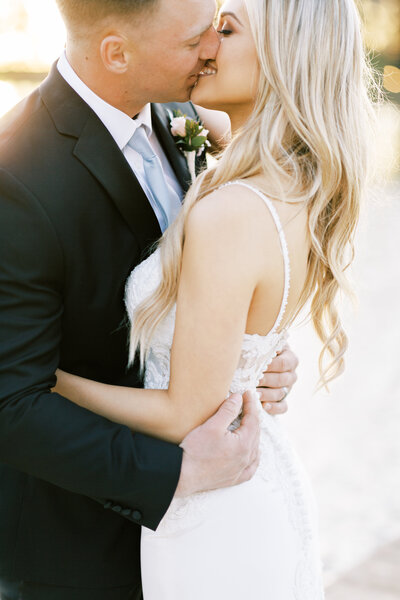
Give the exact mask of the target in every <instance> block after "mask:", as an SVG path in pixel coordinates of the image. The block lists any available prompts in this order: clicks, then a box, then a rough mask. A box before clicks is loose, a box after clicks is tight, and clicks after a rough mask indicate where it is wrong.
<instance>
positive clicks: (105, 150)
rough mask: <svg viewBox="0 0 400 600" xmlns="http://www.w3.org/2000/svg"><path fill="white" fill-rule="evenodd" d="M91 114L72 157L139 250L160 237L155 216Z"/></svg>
mask: <svg viewBox="0 0 400 600" xmlns="http://www.w3.org/2000/svg"><path fill="white" fill-rule="evenodd" d="M99 123H100V122H99V120H98V118H97V116H96V115H95V114H94V113H91V114H90V115H89V118H88V120H87V122H86V125H85V128H84V130H83V132H82V134H81V136H80V138H79V140H78V142H77V144H76V146H75V150H74V155H75V156H76V157H77V158H79V160H80V161H81V162H82V163H83V164H84V165H85V166H86V167H87V168H88V169H89V171H90V172H91V174H92V175H93V176H94V177H95V178H96V179H97V180H98V181H99V182H100V183H101V185H102V186H103V187H104V189H105V190H106V191H107V192H108V194H109V196H110V198H111V199H112V201H113V202H114V204H115V205H116V207H117V208H118V210H119V212H120V213H121V215H122V217H123V218H124V220H125V221H126V223H127V224H128V226H129V228H130V229H131V231H132V232H133V233H134V234H135V236H136V237H137V239H138V240H139V243H140V246H141V247H142V249H145V248H146V247H147V246H148V245H149V244H150V243H152V242H154V240H156V239H157V238H159V237H160V236H161V230H160V226H159V223H158V220H157V217H156V215H155V214H154V211H153V209H152V207H151V205H150V203H149V201H148V199H147V196H146V194H145V193H144V191H143V189H142V187H141V186H140V184H139V182H138V180H137V179H136V177H135V175H134V174H133V172H132V169H131V167H130V166H129V164H128V162H127V161H126V159H125V157H124V156H123V154H122V153H121V151H120V149H119V148H118V146H117V145H116V143H115V142H114V140H113V138H112V137H111V135H110V134H109V133H108V131H107V130H106V129H105V127H103V126H102V124H101V123H100V126H99Z"/></svg>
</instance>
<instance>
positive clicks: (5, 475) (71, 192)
mask: <svg viewBox="0 0 400 600" xmlns="http://www.w3.org/2000/svg"><path fill="white" fill-rule="evenodd" d="M169 107H170V108H171V107H172V108H175V107H178V105H176V106H175V105H169ZM181 108H182V106H181ZM183 110H184V111H185V112H186V113H188V114H191V115H193V116H194V114H195V113H194V109H193V107H192V106H191V105H190V104H187V105H184V106H183ZM152 115H153V126H154V128H155V131H156V133H157V134H158V137H159V140H160V142H161V144H162V145H163V147H164V149H165V152H166V154H167V156H168V157H169V158H170V161H171V164H172V166H173V168H174V170H175V172H176V175H177V177H178V179H179V180H180V182H181V183H182V186H183V188H184V189H186V188H187V186H188V183H189V174H188V171H187V165H186V161H185V159H184V157H183V156H182V155H181V154H180V153H179V151H178V150H177V149H176V147H175V144H174V141H173V139H172V137H171V134H170V133H169V130H168V119H167V113H166V110H165V107H163V106H161V105H153V106H152ZM159 236H160V229H159V225H158V222H157V219H156V217H155V215H154V213H153V210H152V208H151V206H150V204H149V203H148V201H147V198H146V196H145V194H144V192H143V191H142V188H141V187H140V185H139V183H138V181H137V179H136V178H135V176H134V175H133V173H132V171H131V168H130V167H129V165H128V163H127V162H126V160H125V158H124V157H123V155H122V153H121V152H120V151H119V149H118V147H117V145H116V144H115V142H114V140H113V139H112V137H111V135H110V134H109V132H108V131H107V130H106V128H105V127H104V126H103V125H102V123H101V122H100V120H99V119H98V117H97V116H96V115H95V113H94V112H93V111H92V110H91V109H90V108H89V107H88V106H87V105H86V104H85V103H84V102H83V100H82V99H81V98H80V97H79V96H78V95H77V94H76V93H75V92H74V91H73V90H72V89H71V87H70V86H69V85H68V84H67V83H66V82H65V81H64V79H63V78H62V77H61V76H60V74H59V73H58V71H57V68H56V66H55V65H54V66H53V69H52V72H51V74H50V76H49V77H48V78H47V79H46V80H45V81H44V82H43V84H42V85H41V86H40V88H39V89H38V90H36V91H35V92H33V93H32V95H31V96H29V97H28V98H27V99H26V100H24V101H23V102H22V103H21V104H20V105H19V106H18V107H16V108H15V109H14V110H13V111H12V112H11V113H10V114H9V115H7V116H6V117H5V118H4V119H3V120H2V122H1V123H0V463H2V464H1V465H0V575H3V576H4V575H5V576H7V577H11V578H16V579H23V580H27V581H33V582H41V583H47V584H53V585H65V586H77V587H105V586H122V585H125V584H131V583H136V582H137V581H139V538H140V527H139V525H145V526H147V527H150V528H153V529H155V528H156V527H157V525H158V523H159V521H160V520H161V518H162V516H163V515H164V513H165V511H166V509H167V508H168V505H169V503H170V501H171V498H172V496H173V494H174V491H175V488H176V485H177V482H178V479H179V474H180V466H181V458H182V451H181V449H180V448H178V447H177V446H175V445H172V444H168V443H166V442H162V441H159V440H155V439H152V438H150V437H147V436H144V435H140V434H132V433H131V432H130V430H129V429H128V428H126V427H122V426H119V425H116V424H114V423H111V422H109V421H107V420H106V419H103V418H101V417H98V416H97V415H94V414H93V413H91V412H89V411H85V410H84V409H82V408H80V407H78V406H75V405H74V404H72V403H70V402H69V401H67V400H66V399H65V398H62V397H61V396H59V395H57V394H52V393H50V388H51V387H52V386H53V385H54V383H55V376H54V372H55V370H56V368H57V367H58V366H60V368H62V369H64V370H66V371H70V372H72V373H76V374H78V375H82V376H85V377H89V378H92V379H96V380H99V381H102V382H107V383H119V384H122V385H131V386H139V385H140V380H139V377H138V372H137V369H131V370H130V371H127V370H126V364H127V331H126V328H125V327H124V326H123V321H124V304H123V294H124V285H125V281H126V278H127V276H128V275H129V273H130V271H131V270H132V269H133V268H134V267H135V265H136V264H138V263H139V262H140V260H141V259H142V258H143V256H144V255H145V253H146V251H147V249H148V247H149V244H151V243H153V242H154V241H155V240H156V239H157V238H158V237H159Z"/></svg>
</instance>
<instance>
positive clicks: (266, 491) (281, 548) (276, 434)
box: [126, 182, 324, 600]
mask: <svg viewBox="0 0 400 600" xmlns="http://www.w3.org/2000/svg"><path fill="white" fill-rule="evenodd" d="M234 183H236V184H240V185H245V186H246V187H249V188H250V189H252V190H253V191H254V192H255V193H256V194H258V195H259V196H260V197H261V198H262V199H263V200H264V201H265V203H266V206H267V207H268V208H269V210H270V211H271V214H272V216H273V218H274V221H275V223H276V226H277V228H278V231H279V235H280V240H281V247H282V252H283V257H284V264H285V288H284V293H283V300H282V306H281V310H280V312H279V316H278V318H277V321H276V323H275V326H274V327H273V329H272V330H271V331H270V333H268V335H266V336H260V335H248V334H245V335H244V339H243V346H242V352H241V357H240V362H239V364H238V367H237V369H236V371H235V373H234V376H233V380H232V384H231V386H230V391H231V392H244V391H245V390H249V389H253V390H254V389H255V388H256V386H257V383H258V381H259V379H260V377H261V375H262V372H263V371H264V370H265V369H266V365H268V364H269V363H270V362H271V360H272V359H273V358H274V356H275V355H276V353H277V352H278V351H279V349H280V348H281V347H282V346H283V345H284V342H285V338H286V334H285V332H281V333H278V328H279V325H280V323H281V320H282V318H283V314H284V312H285V307H286V303H287V298H288V293H289V285H290V264H289V255H288V250H287V245H286V240H285V237H284V233H283V230H282V228H281V225H280V221H279V217H278V214H277V212H276V210H275V208H274V206H273V204H272V202H271V201H270V200H269V199H268V198H267V197H265V195H264V194H262V193H261V192H260V191H259V190H257V189H256V188H253V187H252V186H250V185H249V184H246V183H244V182H230V184H227V185H232V184H234ZM160 277H161V263H160V253H159V250H156V252H154V253H153V254H152V255H151V256H150V257H149V258H148V259H147V260H145V261H144V262H143V263H141V264H140V265H139V266H138V267H137V268H136V269H135V270H134V271H133V272H132V274H131V276H130V278H129V280H128V282H127V288H126V305H127V311H128V314H129V315H132V313H133V310H134V308H135V307H136V306H137V305H138V303H139V302H141V301H142V300H143V299H144V298H145V297H147V296H149V295H150V294H151V293H152V292H153V291H154V289H155V288H156V286H157V284H158V283H159V281H160ZM174 323H175V309H173V310H172V311H171V312H170V314H169V315H168V316H167V317H166V318H165V320H164V321H163V322H162V323H161V324H160V326H159V327H158V329H157V331H156V333H155V335H154V338H153V341H152V346H151V350H150V354H149V357H148V360H147V363H146V374H145V387H146V388H152V389H166V388H167V387H168V382H169V375H170V371H169V368H170V349H171V345H172V338H173V333H174ZM189 400H190V399H189ZM260 420H261V442H260V443H261V462H260V466H259V468H258V470H257V472H256V474H255V476H254V477H253V479H252V480H250V481H249V482H246V483H243V484H241V485H238V486H234V487H230V488H224V489H220V490H214V491H210V492H204V493H199V494H195V495H193V496H190V497H189V498H185V499H174V500H173V501H172V503H171V505H170V507H169V509H168V511H167V513H166V515H165V516H164V518H163V519H162V521H161V523H160V525H159V527H158V529H157V531H156V532H154V531H151V530H149V529H147V528H145V527H143V528H142V541H141V564H142V579H143V594H144V600H321V599H322V598H323V597H324V594H323V588H322V582H321V567H320V559H319V550H318V542H317V527H316V518H315V512H316V511H315V506H314V501H313V496H312V492H311V490H310V486H309V483H308V478H307V476H306V474H305V473H304V471H303V468H302V466H301V464H300V463H299V461H298V459H297V457H296V455H295V453H294V451H293V449H292V447H291V445H290V443H289V441H288V439H287V436H286V434H285V431H284V430H283V428H282V427H281V423H280V422H279V418H277V417H272V416H270V415H268V414H267V413H266V412H264V411H263V410H262V408H261V404H260Z"/></svg>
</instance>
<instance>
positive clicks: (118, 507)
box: [112, 504, 122, 513]
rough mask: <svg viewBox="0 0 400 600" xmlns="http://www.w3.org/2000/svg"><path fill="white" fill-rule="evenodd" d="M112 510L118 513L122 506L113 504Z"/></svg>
mask: <svg viewBox="0 0 400 600" xmlns="http://www.w3.org/2000/svg"><path fill="white" fill-rule="evenodd" d="M112 510H113V511H114V512H116V513H120V512H121V510H122V506H119V505H118V504H114V506H113V507H112Z"/></svg>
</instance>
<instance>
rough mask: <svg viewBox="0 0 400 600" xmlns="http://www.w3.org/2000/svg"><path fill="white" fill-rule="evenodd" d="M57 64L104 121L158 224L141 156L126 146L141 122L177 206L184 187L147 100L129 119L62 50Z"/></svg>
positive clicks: (78, 92) (59, 69)
mask: <svg viewBox="0 0 400 600" xmlns="http://www.w3.org/2000/svg"><path fill="white" fill-rule="evenodd" d="M57 68H58V71H59V72H60V74H61V75H62V77H63V78H64V79H65V81H66V82H67V83H68V84H69V85H70V86H71V87H72V89H73V90H75V92H76V93H77V94H78V95H79V96H80V97H81V98H82V100H84V101H85V102H86V104H87V105H88V106H90V108H91V109H92V110H93V111H94V112H95V113H96V115H97V116H98V117H99V119H100V121H101V122H102V123H103V125H104V126H105V127H106V128H107V129H108V131H109V132H110V134H111V135H112V137H113V138H114V140H115V142H116V144H117V146H118V147H119V149H120V150H121V152H122V153H123V155H124V156H125V158H126V160H127V161H128V163H129V165H130V167H131V169H132V171H133V172H134V174H135V175H136V177H137V179H138V181H139V183H140V185H141V186H142V188H143V191H144V192H145V194H146V196H147V198H148V200H149V202H150V204H151V205H152V207H153V210H154V212H155V214H156V216H157V219H158V222H159V223H160V224H161V222H162V216H161V215H160V211H159V208H158V207H157V205H156V204H155V203H154V202H153V200H152V194H151V192H150V191H149V188H148V186H147V183H146V178H145V173H144V168H143V159H142V157H141V155H140V154H139V153H138V152H136V151H135V150H134V149H133V148H131V147H130V146H128V142H129V141H130V139H131V138H132V136H133V134H134V133H135V131H136V129H137V128H138V127H140V126H141V125H143V126H144V127H145V128H146V130H147V133H148V137H149V142H150V144H151V146H152V148H153V150H154V152H155V154H156V155H157V156H158V157H159V159H160V161H161V166H162V169H163V173H164V177H165V180H166V182H167V186H168V192H169V194H170V198H172V201H173V202H174V203H176V204H177V206H178V203H179V206H180V204H181V202H182V198H183V191H182V188H181V186H180V184H179V182H178V180H177V178H176V175H175V173H174V171H173V170H172V167H171V165H170V163H169V161H168V159H167V157H166V156H165V153H164V150H163V149H162V147H161V144H160V142H159V141H158V139H157V136H156V134H155V133H154V131H153V126H152V119H151V108H150V104H146V106H145V107H144V108H143V110H142V111H141V112H140V113H139V114H138V115H137V117H136V119H132V118H131V117H130V116H129V115H127V114H126V113H124V112H122V111H120V110H118V109H117V108H115V107H114V106H111V104H108V103H107V102H105V101H104V100H102V99H101V98H100V97H99V96H97V94H95V93H94V92H93V91H92V90H91V89H90V88H89V87H88V86H87V85H86V84H85V83H84V82H83V81H82V80H81V79H80V78H79V77H78V75H77V74H76V73H75V71H74V70H73V68H72V67H71V65H70V64H69V62H68V59H67V56H66V54H65V52H63V54H62V55H61V57H60V59H59V61H58V63H57Z"/></svg>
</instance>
